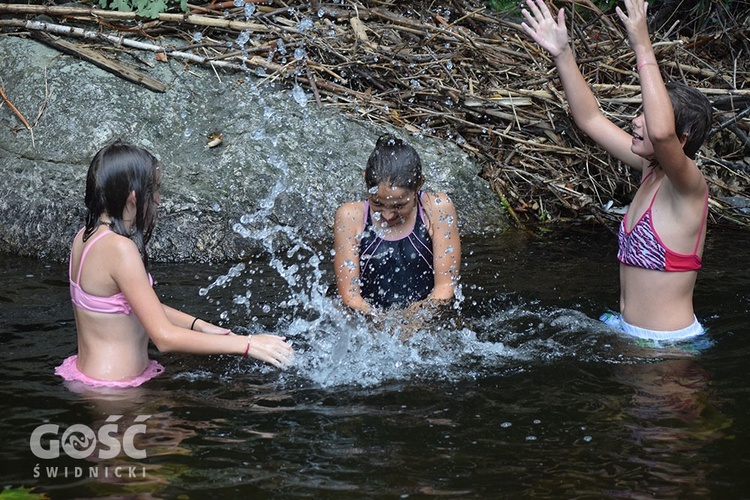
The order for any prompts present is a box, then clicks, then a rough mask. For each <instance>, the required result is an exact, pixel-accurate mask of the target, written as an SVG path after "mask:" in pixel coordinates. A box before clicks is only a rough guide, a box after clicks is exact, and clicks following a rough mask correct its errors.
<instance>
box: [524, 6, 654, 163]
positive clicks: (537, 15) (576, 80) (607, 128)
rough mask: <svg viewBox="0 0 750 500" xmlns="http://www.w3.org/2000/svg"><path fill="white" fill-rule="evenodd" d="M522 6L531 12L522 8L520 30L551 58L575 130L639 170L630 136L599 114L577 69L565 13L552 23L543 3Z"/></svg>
mask: <svg viewBox="0 0 750 500" xmlns="http://www.w3.org/2000/svg"><path fill="white" fill-rule="evenodd" d="M526 5H527V6H528V8H529V9H530V10H531V13H530V12H529V10H526V9H523V11H522V13H523V16H524V18H525V19H526V22H524V23H521V27H522V28H523V30H524V31H525V32H526V33H527V34H528V35H529V36H530V37H531V38H533V39H534V41H535V42H537V43H538V44H539V45H540V46H541V47H542V48H543V49H545V50H546V51H547V52H549V54H550V55H551V56H552V58H553V59H554V61H555V66H556V67H557V72H558V74H559V76H560V81H561V82H562V84H563V90H564V91H565V96H566V97H567V99H568V103H569V104H570V112H571V114H572V115H573V119H574V120H575V122H576V125H577V126H578V128H580V129H581V130H582V131H583V132H584V133H585V134H586V135H588V136H589V137H590V138H591V139H592V140H594V142H596V143H597V144H598V145H599V146H600V147H602V148H603V149H604V150H606V151H607V152H608V153H609V154H611V155H612V156H614V157H615V158H617V159H618V160H620V161H622V162H623V163H625V164H626V165H629V166H631V167H633V168H635V169H637V170H641V171H642V170H643V169H644V168H645V167H646V166H647V165H648V162H647V161H646V160H645V159H644V158H641V157H640V156H638V155H637V154H635V153H633V152H632V151H631V150H630V147H631V144H632V137H631V135H630V134H628V133H627V132H625V131H624V130H622V129H620V127H618V126H617V125H615V124H614V123H613V122H612V121H610V120H609V119H608V118H607V117H606V116H605V115H604V113H602V111H601V109H600V108H599V103H598V102H597V100H596V98H595V97H594V94H593V93H592V92H591V89H590V88H589V85H588V83H586V80H585V79H584V78H583V75H582V74H581V71H580V70H579V69H578V63H577V62H576V60H575V57H574V55H573V50H572V49H571V47H570V44H569V43H568V31H567V29H566V27H565V11H564V10H563V9H560V10H558V12H557V20H555V18H553V17H552V14H551V13H550V10H549V8H548V7H547V5H546V4H545V3H544V1H543V0H526Z"/></svg>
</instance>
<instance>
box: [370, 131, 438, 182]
mask: <svg viewBox="0 0 750 500" xmlns="http://www.w3.org/2000/svg"><path fill="white" fill-rule="evenodd" d="M422 181H424V177H422V160H421V159H420V158H419V154H417V151H416V150H415V149H414V148H413V147H411V146H409V145H408V144H407V143H406V142H404V141H402V140H401V139H399V138H398V137H394V136H392V135H390V134H385V135H381V136H380V137H378V142H377V144H375V149H373V151H372V153H371V154H370V158H369V159H368V160H367V168H366V169H365V183H366V184H367V188H368V189H372V188H373V187H376V186H379V185H380V184H382V183H383V182H386V183H388V184H390V185H391V186H395V187H398V188H404V189H413V190H415V191H416V190H417V189H419V186H420V185H421V184H422Z"/></svg>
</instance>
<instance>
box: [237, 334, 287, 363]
mask: <svg viewBox="0 0 750 500" xmlns="http://www.w3.org/2000/svg"><path fill="white" fill-rule="evenodd" d="M285 340H286V337H279V336H277V335H268V334H265V333H262V334H258V335H253V336H252V337H251V338H250V340H249V342H250V348H249V350H248V355H249V356H252V357H253V358H255V359H258V360H260V361H265V362H266V363H269V364H271V365H273V366H275V367H277V368H284V367H287V366H289V365H291V364H292V361H293V360H294V350H293V349H292V346H290V345H289V344H287V343H286V342H285Z"/></svg>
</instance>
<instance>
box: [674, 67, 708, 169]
mask: <svg viewBox="0 0 750 500" xmlns="http://www.w3.org/2000/svg"><path fill="white" fill-rule="evenodd" d="M666 87H667V93H668V94H669V100H670V101H671V102H672V109H674V123H675V132H676V133H677V137H679V138H680V139H682V137H686V141H685V144H684V145H683V146H682V150H683V151H684V152H685V156H687V157H688V158H695V154H696V153H697V152H698V150H699V149H700V147H701V145H702V144H703V141H705V140H706V138H707V137H708V133H709V132H710V130H711V115H712V113H713V110H712V108H711V103H710V102H709V101H708V99H706V96H704V95H703V94H702V93H700V92H699V91H698V90H696V89H694V88H692V87H688V86H687V85H683V84H681V83H677V82H670V83H668V84H667V85H666Z"/></svg>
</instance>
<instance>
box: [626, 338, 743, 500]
mask: <svg viewBox="0 0 750 500" xmlns="http://www.w3.org/2000/svg"><path fill="white" fill-rule="evenodd" d="M644 354H645V355H646V358H644V359H642V360H641V361H639V362H637V363H633V364H630V365H618V366H615V367H614V368H613V375H614V377H615V380H617V381H618V382H621V383H623V384H625V385H627V386H628V387H630V388H631V389H632V395H631V396H630V398H629V405H628V406H627V407H625V408H624V413H625V415H626V417H625V422H624V424H625V427H626V428H627V429H628V430H629V431H630V433H631V436H632V439H633V443H634V444H635V447H634V448H633V449H632V450H631V451H630V453H629V458H628V461H629V462H631V463H632V464H636V465H637V466H638V470H639V475H642V476H643V477H642V479H641V480H640V481H639V483H640V485H637V484H633V490H632V491H630V492H629V494H628V495H627V496H628V497H631V498H639V497H641V496H654V495H655V496H665V495H666V496H670V497H675V498H685V497H694V496H697V497H709V496H711V495H710V492H711V490H710V488H709V486H708V484H709V482H708V481H707V479H708V476H709V474H710V472H711V471H712V469H713V466H711V465H708V464H706V461H705V460H704V453H703V450H704V448H705V447H706V446H707V445H709V444H711V443H712V442H714V441H716V440H719V439H722V438H723V437H724V429H725V428H727V427H729V426H730V425H731V421H729V420H728V419H727V418H726V417H725V416H723V415H722V414H721V412H720V411H719V410H718V408H717V407H716V406H715V404H714V402H713V398H712V392H711V384H710V373H709V372H708V371H707V370H706V369H704V368H703V366H702V365H701V364H700V361H699V357H697V356H695V355H691V354H690V353H686V352H685V351H682V350H680V349H677V348H673V349H669V348H664V349H656V350H651V351H646V352H644ZM641 485H642V486H641Z"/></svg>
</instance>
